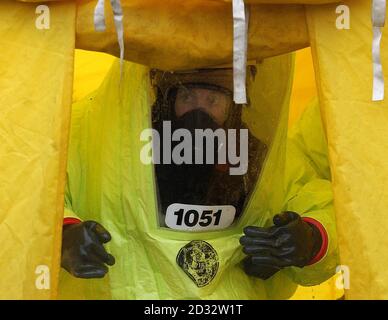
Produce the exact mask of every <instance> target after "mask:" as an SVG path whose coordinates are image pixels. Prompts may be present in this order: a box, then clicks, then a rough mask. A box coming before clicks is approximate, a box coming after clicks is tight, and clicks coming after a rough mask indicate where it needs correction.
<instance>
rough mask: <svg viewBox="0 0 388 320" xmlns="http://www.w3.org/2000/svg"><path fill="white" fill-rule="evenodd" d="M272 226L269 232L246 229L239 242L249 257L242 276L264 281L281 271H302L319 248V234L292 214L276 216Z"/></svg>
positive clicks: (284, 213)
mask: <svg viewBox="0 0 388 320" xmlns="http://www.w3.org/2000/svg"><path fill="white" fill-rule="evenodd" d="M273 222H274V226H273V227H270V228H259V227H246V228H245V229H244V233H245V235H244V236H243V237H241V239H240V243H241V245H242V246H243V251H244V253H245V254H247V255H248V257H247V259H246V260H245V261H244V269H245V272H246V273H247V274H248V275H252V276H257V277H259V278H261V279H264V280H265V279H268V278H269V277H271V276H272V275H273V274H275V273H276V272H277V271H279V270H280V269H282V268H284V267H290V266H296V267H300V268H303V267H304V266H306V265H307V264H308V263H309V262H310V261H311V260H312V259H313V258H314V257H315V256H316V255H317V253H318V252H319V250H320V248H321V246H322V237H321V234H320V232H319V230H318V229H317V228H316V227H314V226H312V225H310V224H309V223H307V222H305V221H303V220H302V219H301V217H300V216H299V215H298V214H297V213H295V212H291V211H288V212H283V213H281V214H278V215H276V216H275V217H274V218H273Z"/></svg>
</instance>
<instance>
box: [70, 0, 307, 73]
mask: <svg viewBox="0 0 388 320" xmlns="http://www.w3.org/2000/svg"><path fill="white" fill-rule="evenodd" d="M121 3H122V6H123V10H124V30H125V31H124V38H125V57H126V59H127V60H130V61H133V62H136V63H141V64H145V65H148V66H150V67H155V68H159V69H163V70H177V69H192V68H197V67H206V66H214V65H220V64H230V63H231V62H232V46H233V28H232V24H233V19H232V7H231V5H230V3H224V2H221V1H220V2H217V1H209V0H192V1H176V0H164V1H159V0H148V1H144V0H122V1H121ZM94 7H95V1H85V2H82V3H79V7H78V18H77V44H76V46H77V48H80V49H86V50H94V51H101V52H107V53H110V54H113V55H116V56H119V46H118V43H117V34H116V31H115V28H114V24H113V18H112V13H111V12H110V11H111V10H109V14H108V10H106V11H107V15H106V16H107V19H106V20H107V31H106V32H96V31H95V30H94V24H93V13H94ZM156 16H157V17H158V18H157V19H155V17H156ZM250 16H251V19H250V26H249V28H250V32H249V51H248V53H249V58H250V59H257V60H259V59H262V58H264V57H268V56H274V55H279V54H281V53H285V52H290V51H293V50H297V49H300V48H303V47H306V46H307V45H308V34H307V29H306V21H305V11H304V6H303V5H288V6H280V5H278V6H277V5H255V6H252V7H251V13H250Z"/></svg>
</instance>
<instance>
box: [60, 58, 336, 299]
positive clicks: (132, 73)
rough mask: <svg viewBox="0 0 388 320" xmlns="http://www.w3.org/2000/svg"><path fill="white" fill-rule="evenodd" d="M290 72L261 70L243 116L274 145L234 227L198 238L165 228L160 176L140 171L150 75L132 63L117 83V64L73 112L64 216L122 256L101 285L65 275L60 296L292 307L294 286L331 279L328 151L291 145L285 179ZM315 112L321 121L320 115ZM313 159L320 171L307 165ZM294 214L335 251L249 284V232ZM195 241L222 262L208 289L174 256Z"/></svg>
mask: <svg viewBox="0 0 388 320" xmlns="http://www.w3.org/2000/svg"><path fill="white" fill-rule="evenodd" d="M292 74H293V57H292V56H290V55H285V56H280V57H275V58H271V59H266V60H265V61H264V62H263V63H261V64H259V65H258V72H257V75H256V78H255V79H254V81H253V80H252V84H251V85H250V86H249V88H250V89H249V90H250V92H249V96H250V99H251V104H250V106H249V107H248V108H246V109H244V115H243V118H244V121H245V122H246V123H247V125H248V127H249V128H250V129H251V131H252V132H253V133H254V134H255V136H256V137H257V138H259V139H261V140H262V141H264V142H265V143H267V145H270V146H271V147H270V152H269V155H268V157H267V159H266V163H265V168H264V170H262V172H261V177H260V180H259V182H258V184H257V185H256V187H255V191H254V193H253V195H252V196H251V199H250V201H249V204H248V205H247V207H246V209H245V213H244V215H243V217H242V218H241V219H240V220H239V221H238V223H237V224H235V225H234V226H233V227H231V228H229V229H227V230H224V231H217V232H207V233H199V234H198V233H184V232H177V231H173V230H169V229H164V228H160V227H159V226H158V223H157V203H156V193H155V181H154V170H153V167H152V166H151V165H143V164H142V163H141V162H140V156H139V155H140V150H141V147H142V146H143V145H144V142H141V141H140V139H139V137H140V132H141V131H142V130H143V129H145V128H150V127H151V108H150V107H151V106H152V103H153V101H154V97H153V95H152V91H151V90H150V83H149V70H148V69H147V68H146V67H143V66H140V65H136V64H131V63H125V64H124V69H123V75H122V79H121V81H120V67H119V62H116V63H115V64H114V65H113V67H112V69H111V71H110V73H109V74H108V76H107V77H106V79H105V81H104V83H103V84H102V85H101V87H100V88H99V89H98V90H97V91H96V92H94V93H93V94H91V95H90V96H89V97H87V98H85V99H84V100H81V101H79V102H77V103H76V104H74V106H73V117H72V129H71V138H70V149H69V161H68V188H67V194H66V199H65V200H66V212H65V214H68V215H69V216H73V217H74V216H78V217H79V218H80V219H82V220H96V221H98V222H100V223H101V224H102V225H104V226H105V227H106V228H107V229H108V230H109V231H110V232H111V234H112V241H111V242H110V243H109V244H108V245H107V248H108V250H109V251H110V252H111V253H112V254H113V255H114V256H115V257H116V265H115V266H113V267H112V268H110V271H109V274H108V275H107V276H106V277H105V278H104V279H97V280H82V279H76V278H73V277H72V276H70V275H69V274H67V273H66V272H65V271H63V270H62V272H61V277H60V296H59V298H63V299H66V298H71V299H110V298H112V299H268V298H277V299H286V298H289V297H290V296H291V295H292V294H293V293H294V291H295V289H296V287H297V283H303V284H308V285H314V284H318V283H320V282H321V281H323V280H325V279H327V278H329V277H330V276H331V275H332V274H334V268H335V265H336V256H335V254H334V250H335V247H336V246H335V234H334V227H333V226H334V220H333V217H332V205H331V202H332V195H331V192H330V191H329V190H330V183H329V182H328V181H327V179H328V178H329V173H328V166H326V165H327V160H326V152H325V151H322V150H324V149H325V148H326V147H325V145H324V143H323V141H322V149H319V150H317V152H314V153H310V147H312V146H313V147H315V146H316V143H315V142H312V144H311V145H310V143H308V144H307V143H304V144H301V145H297V144H294V147H290V149H289V153H294V156H293V157H288V161H287V163H288V165H287V166H288V167H287V168H288V169H287V172H288V173H287V174H286V175H285V174H284V170H285V159H286V148H285V146H286V138H287V120H288V105H289V95H290V90H291V85H292V84H291V79H292ZM275 75H276V76H275ZM311 110H313V109H311ZM314 110H315V111H314V112H315V113H316V114H318V112H317V110H318V109H317V108H315V109H314ZM263 119H265V120H266V121H265V122H264V123H263V121H262V120H263ZM259 120H260V121H259ZM319 123H320V120H319V116H317V117H316V122H315V123H310V125H311V128H316V129H318V128H319V129H320V130H315V129H314V130H312V131H311V132H313V137H310V138H312V139H317V140H319V141H321V136H322V131H321V128H320V125H319ZM299 135H300V134H299ZM294 136H295V138H293V137H291V139H290V140H289V141H292V140H298V138H297V136H298V134H297V133H295V135H294ZM293 149H294V150H295V151H293ZM299 155H300V156H299ZM304 155H306V156H304ZM307 155H309V156H311V157H314V158H315V157H316V156H317V160H316V161H313V160H310V159H307ZM294 157H295V158H296V159H294ZM306 159H307V160H308V161H313V162H314V164H317V166H319V170H318V169H317V168H315V166H313V165H311V164H309V163H307V164H306V165H305V161H306ZM301 163H302V165H301ZM322 164H324V165H323V167H322ZM294 166H297V170H296V169H295V170H294V169H293V167H294ZM325 166H326V167H325ZM322 173H323V175H322V176H320V175H321V174H322ZM285 176H286V177H287V181H286V184H285V186H286V188H284V183H283V182H284V180H283V179H284V177H285ZM325 179H326V180H325ZM322 188H323V189H322ZM312 195H314V196H312ZM285 199H286V200H287V201H285ZM287 208H288V209H292V208H295V210H296V211H299V212H301V213H303V214H305V215H309V216H311V217H314V218H316V219H317V220H319V221H321V222H322V223H323V224H324V225H325V227H327V230H328V232H329V234H330V243H331V247H330V251H329V253H328V254H327V256H326V257H325V259H324V261H322V262H319V263H317V264H316V265H315V266H311V267H306V268H304V269H300V270H294V269H293V268H288V270H284V271H281V272H279V273H278V274H276V275H275V276H274V277H273V278H271V279H270V280H267V281H262V280H259V279H255V278H252V277H248V276H246V275H245V273H244V272H243V270H242V269H241V266H240V261H241V260H242V259H243V257H244V254H243V253H242V250H241V246H240V244H239V238H240V236H241V234H242V229H243V227H244V226H247V225H257V226H269V225H271V223H272V217H273V215H275V214H276V213H278V212H280V211H282V210H284V209H287ZM332 227H333V228H332ZM191 240H205V241H207V242H208V243H210V244H211V245H212V246H213V248H214V249H215V250H216V251H217V254H218V258H219V270H218V273H217V275H216V277H215V278H214V279H213V281H212V282H211V283H210V284H209V285H207V286H205V287H202V288H198V287H197V286H196V285H195V284H194V282H193V281H192V280H191V279H190V278H189V277H188V276H187V275H186V274H185V273H184V272H183V271H182V270H181V269H180V267H179V266H178V265H177V263H176V256H177V253H178V252H179V250H180V249H181V248H182V247H183V246H184V245H186V244H187V243H188V242H189V241H191Z"/></svg>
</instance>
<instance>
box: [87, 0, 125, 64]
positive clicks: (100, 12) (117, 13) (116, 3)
mask: <svg viewBox="0 0 388 320" xmlns="http://www.w3.org/2000/svg"><path fill="white" fill-rule="evenodd" d="M110 4H111V6H112V10H113V16H114V22H115V28H116V32H117V40H118V42H119V46H120V64H121V70H122V66H123V61H124V49H125V48H124V25H123V9H122V7H121V2H120V0H110ZM94 28H95V30H96V31H105V30H106V24H105V0H98V2H97V5H96V7H95V9H94Z"/></svg>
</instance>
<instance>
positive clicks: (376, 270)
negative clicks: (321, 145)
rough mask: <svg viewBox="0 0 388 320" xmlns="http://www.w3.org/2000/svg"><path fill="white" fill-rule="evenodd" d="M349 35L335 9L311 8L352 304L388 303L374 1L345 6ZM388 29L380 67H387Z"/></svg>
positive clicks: (387, 192) (383, 121)
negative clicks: (375, 84)
mask: <svg viewBox="0 0 388 320" xmlns="http://www.w3.org/2000/svg"><path fill="white" fill-rule="evenodd" d="M345 4H346V5H348V6H349V8H350V12H351V29H350V30H337V29H336V26H335V23H334V21H333V19H334V18H333V12H334V10H335V6H334V5H327V6H323V7H308V11H307V13H308V25H309V31H310V36H311V39H312V48H313V57H314V63H315V69H316V73H317V75H318V77H317V78H318V92H319V97H320V104H321V107H322V111H323V115H324V119H325V125H326V131H327V137H328V143H329V155H330V164H331V169H332V177H333V188H334V196H335V206H336V213H337V214H336V217H337V229H338V237H339V247H340V256H341V264H342V265H343V267H342V269H343V270H344V271H345V274H344V278H345V279H346V280H347V281H345V285H349V287H348V288H349V290H346V291H345V296H346V297H347V298H350V299H388V273H387V267H386V261H388V252H387V250H386V248H387V247H388V233H387V223H388V217H387V213H386V212H387V206H388V187H387V181H388V161H387V150H388V139H387V136H388V125H387V124H388V99H387V97H386V98H385V100H384V101H381V102H372V101H371V98H372V57H371V48H372V23H371V12H370V2H368V1H348V2H345ZM387 41H388V33H387V30H385V29H384V30H383V39H382V50H381V54H382V64H383V66H385V68H386V67H387V66H388V52H387V50H385V49H384V48H385V46H386V45H387V43H388V42H387Z"/></svg>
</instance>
